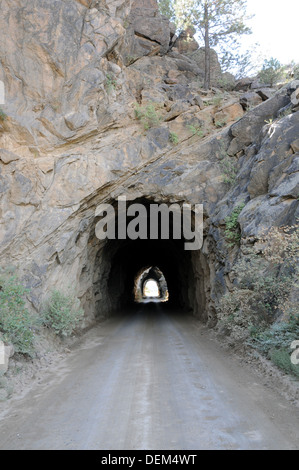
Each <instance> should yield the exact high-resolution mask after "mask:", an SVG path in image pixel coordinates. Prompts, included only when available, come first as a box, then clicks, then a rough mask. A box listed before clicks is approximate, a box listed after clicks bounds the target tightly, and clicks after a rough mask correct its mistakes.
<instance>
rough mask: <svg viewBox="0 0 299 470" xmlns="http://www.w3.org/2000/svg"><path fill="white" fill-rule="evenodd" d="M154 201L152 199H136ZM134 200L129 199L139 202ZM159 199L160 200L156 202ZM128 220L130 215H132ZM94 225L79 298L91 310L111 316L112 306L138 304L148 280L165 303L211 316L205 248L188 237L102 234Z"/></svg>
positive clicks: (89, 312) (118, 308)
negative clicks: (189, 243)
mask: <svg viewBox="0 0 299 470" xmlns="http://www.w3.org/2000/svg"><path fill="white" fill-rule="evenodd" d="M137 202H138V203H140V202H141V203H142V204H145V205H150V204H151V203H152V202H153V201H151V200H150V199H144V198H142V199H138V201H137ZM135 203H136V200H135V201H130V203H129V204H130V205H131V204H135ZM156 204H157V203H156ZM128 222H130V220H129V221H128ZM96 223H97V219H95V221H94V224H93V226H92V227H91V232H90V238H89V241H88V247H87V251H86V259H85V261H84V265H83V268H82V270H81V275H80V292H81V295H80V298H81V304H82V306H83V308H84V310H85V311H87V315H89V316H90V317H92V316H94V312H95V317H96V318H102V317H107V316H109V315H111V314H112V313H113V312H117V311H125V310H128V309H130V308H134V307H135V308H136V303H139V302H142V301H144V300H145V299H146V296H145V295H144V293H145V289H144V288H145V284H146V281H148V280H149V279H152V280H154V281H156V282H157V285H158V290H159V296H158V297H156V300H157V299H159V300H160V301H161V303H163V305H164V306H167V308H168V307H169V308H171V309H174V310H180V311H181V312H189V313H191V312H192V313H193V314H194V315H196V316H199V317H200V318H201V319H202V320H203V321H206V320H208V316H209V294H210V284H209V278H210V271H209V264H208V262H207V257H206V255H205V254H204V253H203V250H199V251H187V250H186V249H185V240H184V238H183V237H182V238H181V239H178V238H176V237H174V236H172V227H173V220H172V219H171V220H170V236H169V238H168V239H163V237H162V236H161V234H160V233H159V234H158V236H157V239H150V238H148V239H136V240H132V239H129V238H123V239H119V238H117V237H116V238H115V239H108V240H99V239H98V238H97V237H96V235H95V225H96Z"/></svg>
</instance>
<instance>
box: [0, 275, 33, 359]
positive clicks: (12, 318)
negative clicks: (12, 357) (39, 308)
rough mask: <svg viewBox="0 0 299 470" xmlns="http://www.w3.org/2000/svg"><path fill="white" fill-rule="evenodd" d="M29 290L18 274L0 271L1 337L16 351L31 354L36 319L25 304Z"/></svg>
mask: <svg viewBox="0 0 299 470" xmlns="http://www.w3.org/2000/svg"><path fill="white" fill-rule="evenodd" d="M27 292H28V291H27V290H26V289H25V288H24V287H23V286H22V285H21V283H20V282H19V281H18V279H17V278H16V276H12V275H9V274H7V273H5V272H3V271H2V272H1V273H0V338H1V339H2V340H3V341H4V342H7V343H11V344H13V346H14V348H15V351H16V352H19V353H21V354H29V355H31V354H32V353H33V351H34V344H33V343H34V324H35V321H34V317H33V315H32V314H30V313H29V311H28V310H27V308H26V306H25V304H26V301H25V298H26V293H27Z"/></svg>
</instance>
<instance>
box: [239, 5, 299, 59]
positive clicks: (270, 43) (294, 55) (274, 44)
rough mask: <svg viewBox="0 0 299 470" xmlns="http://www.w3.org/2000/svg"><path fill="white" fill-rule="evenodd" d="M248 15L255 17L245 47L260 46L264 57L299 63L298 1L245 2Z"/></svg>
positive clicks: (251, 22)
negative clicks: (254, 44) (257, 44)
mask: <svg viewBox="0 0 299 470" xmlns="http://www.w3.org/2000/svg"><path fill="white" fill-rule="evenodd" d="M247 13H248V14H255V17H254V18H253V19H252V20H251V21H250V22H249V24H250V27H251V29H252V32H253V34H251V35H250V36H248V37H246V39H245V40H244V41H243V42H244V43H245V45H247V44H253V43H259V44H260V46H261V52H262V54H263V55H264V56H265V58H267V59H269V58H271V57H274V58H276V59H278V60H279V62H281V63H282V64H288V63H290V62H291V61H292V60H294V61H295V62H296V63H299V22H298V18H299V0H247Z"/></svg>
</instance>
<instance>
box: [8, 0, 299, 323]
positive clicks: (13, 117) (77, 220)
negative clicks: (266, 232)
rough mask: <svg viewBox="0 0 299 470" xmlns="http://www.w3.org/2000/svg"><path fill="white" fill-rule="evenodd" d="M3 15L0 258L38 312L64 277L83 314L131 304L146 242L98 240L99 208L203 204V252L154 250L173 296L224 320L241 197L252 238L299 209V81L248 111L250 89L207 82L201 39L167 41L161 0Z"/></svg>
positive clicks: (38, 6)
mask: <svg viewBox="0 0 299 470" xmlns="http://www.w3.org/2000/svg"><path fill="white" fill-rule="evenodd" d="M37 25H38V27H37ZM0 28H1V35H0V41H1V42H0V57H1V61H0V64H1V65H0V79H1V80H2V81H3V82H4V84H5V89H6V104H5V105H3V106H2V109H3V111H4V113H5V118H3V119H2V120H1V122H0V125H1V126H0V198H1V199H0V210H1V220H0V223H1V225H0V265H1V266H2V267H5V266H6V265H11V264H14V265H16V267H17V269H18V273H19V275H20V276H21V278H22V281H23V283H24V284H25V285H26V286H27V287H28V288H29V289H30V295H29V300H30V302H31V305H32V308H33V309H35V310H36V311H37V312H39V311H40V310H41V308H42V304H43V301H44V299H45V298H46V296H47V294H48V292H49V291H50V290H51V289H52V288H53V287H57V288H60V287H61V286H62V285H66V284H67V285H69V286H71V287H72V289H73V291H74V293H75V296H76V297H78V298H79V299H80V301H81V305H82V307H83V308H84V311H85V318H86V321H85V325H87V324H89V323H91V322H93V321H94V319H95V317H98V316H103V315H106V314H108V313H109V312H111V311H112V310H114V309H116V308H118V307H119V306H120V305H122V302H123V299H124V296H125V292H126V291H129V290H130V284H129V277H128V274H127V271H128V270H129V271H128V272H129V273H131V271H130V269H131V268H132V269H131V270H132V276H134V272H133V269H135V268H136V272H137V271H138V269H139V270H140V269H141V268H142V267H144V266H148V261H149V260H148V259H147V258H146V256H145V254H144V253H145V251H146V250H144V248H142V247H140V246H139V245H134V247H133V245H132V246H131V245H130V246H129V247H126V246H125V245H124V243H123V242H120V241H115V243H112V241H111V242H110V241H109V242H108V243H106V242H104V241H99V240H97V238H96V237H95V224H96V218H95V208H96V207H97V205H98V204H100V203H102V202H109V203H111V204H115V202H116V200H117V197H118V196H119V195H126V197H127V200H128V201H131V202H133V201H141V200H142V201H144V202H145V203H148V202H149V201H152V202H156V203H162V202H167V203H178V204H180V205H182V204H183V203H189V204H203V205H204V229H205V231H204V244H203V248H202V250H201V251H199V252H192V253H190V252H189V253H184V252H183V251H182V250H181V246H180V245H174V247H173V246H170V244H169V245H165V246H164V245H163V249H162V248H161V247H160V245H159V246H157V247H155V249H154V248H153V247H152V246H150V247H147V248H149V250H150V251H149V252H150V253H152V255H153V257H155V256H156V255H157V253H159V254H160V258H161V260H162V261H161V263H162V264H163V263H164V264H165V270H166V271H167V269H168V271H169V273H168V276H169V279H167V283H168V284H169V289H170V295H171V292H175V291H176V289H177V288H179V289H180V294H179V295H178V297H176V296H175V295H174V297H175V299H176V300H177V301H178V302H180V303H181V305H182V306H184V307H185V308H190V309H193V310H194V312H195V314H196V315H198V316H199V317H200V318H202V319H203V320H204V321H208V322H210V324H214V323H215V321H216V320H217V318H216V313H215V312H216V309H215V306H216V305H217V302H218V301H219V298H220V296H221V295H222V294H223V293H224V292H225V291H226V289H227V287H228V285H229V282H230V281H229V276H228V274H229V270H230V269H231V265H232V259H233V258H232V257H233V255H232V253H231V251H230V250H229V249H228V248H227V247H226V246H225V243H224V235H223V232H224V220H225V217H226V216H227V215H228V214H230V213H231V211H232V209H233V208H234V207H235V206H236V205H237V204H238V203H240V202H244V203H245V207H244V209H243V211H242V213H241V215H240V224H241V229H242V235H244V236H246V237H255V236H257V234H258V232H259V231H260V230H261V229H262V228H264V227H265V228H267V227H270V226H272V225H278V224H282V223H293V222H294V221H295V220H296V216H298V205H299V203H298V162H299V153H298V126H299V121H298V119H299V117H298V116H299V112H298V109H297V104H296V103H297V101H296V103H295V102H294V100H293V97H294V96H296V97H297V94H296V93H297V89H298V86H297V85H296V83H293V84H290V85H289V86H287V87H285V88H282V89H281V90H279V91H278V92H277V93H275V94H274V95H273V96H272V95H271V96H272V97H271V96H270V95H269V96H266V95H264V96H263V97H262V98H261V101H259V102H260V104H259V105H258V106H257V107H255V108H253V109H250V110H249V111H248V112H247V113H246V114H245V113H244V108H247V104H246V106H244V98H243V101H241V104H242V105H241V104H240V92H234V93H232V94H230V95H229V96H228V97H227V99H226V98H225V96H224V95H223V96H222V98H221V99H220V100H219V97H218V96H217V94H215V93H214V92H211V93H210V94H208V95H206V94H205V93H204V92H203V90H201V88H200V82H201V79H202V76H203V72H202V65H201V62H200V61H199V60H198V57H197V55H196V56H195V54H201V52H200V50H199V51H197V52H196V51H195V52H192V54H191V55H190V54H189V55H184V50H182V49H181V50H180V49H179V50H175V49H171V44H172V39H173V34H174V33H173V30H172V28H171V26H170V25H169V23H168V22H167V21H166V20H165V18H163V17H161V16H160V15H159V13H158V9H157V4H156V1H155V0H147V1H145V0H135V1H132V0H131V1H127V0H106V1H94V0H80V1H75V0H56V1H55V2H53V1H52V0H44V1H43V2H40V1H37V0H32V1H31V2H27V1H25V0H19V1H18V2H15V1H12V0H6V2H5V3H4V5H3V6H2V15H1V18H0ZM217 67H218V66H217ZM217 67H216V68H217ZM217 70H218V68H217ZM218 72H219V70H218V71H217V73H218ZM215 73H216V72H215ZM291 98H292V100H293V101H291ZM296 99H297V98H296ZM263 100H264V101H263ZM247 102H248V101H246V103H247ZM255 104H258V103H255ZM148 106H153V107H154V110H155V111H154V112H155V114H156V116H154V117H155V118H156V120H155V123H154V124H153V123H152V122H150V123H148V122H147V121H146V119H148V116H147V113H148V109H149V108H147V107H148ZM136 109H139V111H140V113H141V114H142V113H143V120H138V119H136V116H137V115H136ZM286 110H287V111H288V112H286ZM140 113H139V114H140ZM152 118H153V116H152ZM275 119H277V122H275V123H274V122H273V120H275ZM145 124H148V125H145ZM174 136H175V137H176V138H175V139H174ZM227 159H228V161H229V163H230V164H231V165H233V166H234V168H235V169H236V181H235V183H234V185H233V186H231V187H230V186H229V185H228V184H227V182H226V180H225V177H224V176H225V175H224V170H223V161H226V160H227ZM136 246H137V248H135V247H136ZM130 250H131V251H130ZM134 250H135V251H136V252H137V253H140V257H143V258H142V259H143V260H144V261H143V263H144V265H143V266H139V267H138V266H137V264H136V266H135V265H133V263H132V257H133V253H134ZM138 250H139V251H138ZM151 250H152V251H151ZM159 250H160V251H159ZM167 250H169V256H168V258H169V259H171V260H172V261H171V262H170V261H169V263H170V264H168V265H167V262H166V254H165V253H166V252H167ZM155 254H156V255H155ZM130 257H131V258H130ZM168 258H167V259H168ZM163 260H164V261H163ZM171 263H172V264H171ZM130 265H132V266H131V267H130ZM152 265H153V266H158V267H159V268H160V269H161V270H162V271H163V273H164V274H165V276H166V278H167V273H166V272H165V270H163V269H162V267H161V266H160V265H159V260H154V261H153V262H152ZM175 271H177V273H178V275H177V278H175V277H174V274H173V273H174V272H175ZM130 275H131V274H130ZM132 282H133V281H132ZM128 286H129V287H128Z"/></svg>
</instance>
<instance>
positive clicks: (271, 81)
mask: <svg viewBox="0 0 299 470" xmlns="http://www.w3.org/2000/svg"><path fill="white" fill-rule="evenodd" d="M283 73H284V69H283V66H282V65H281V63H280V62H279V61H278V60H277V59H274V58H273V57H272V58H271V59H269V60H265V61H264V64H263V68H262V70H261V71H260V72H259V74H258V76H259V79H260V81H261V82H262V83H265V84H266V85H270V86H273V85H275V84H276V83H277V82H278V81H279V80H281V79H282V78H283Z"/></svg>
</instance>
